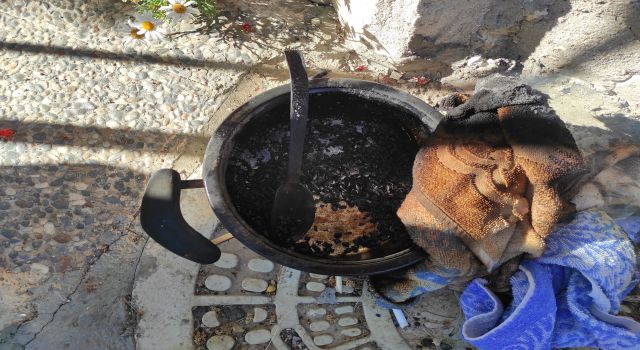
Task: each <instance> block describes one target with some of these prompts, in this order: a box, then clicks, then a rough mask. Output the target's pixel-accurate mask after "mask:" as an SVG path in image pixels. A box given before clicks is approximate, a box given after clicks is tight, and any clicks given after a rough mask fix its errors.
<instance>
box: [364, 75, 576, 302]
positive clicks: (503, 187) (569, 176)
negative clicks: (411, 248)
mask: <svg viewBox="0 0 640 350" xmlns="http://www.w3.org/2000/svg"><path fill="white" fill-rule="evenodd" d="M459 103H462V104H460V105H458V104H459ZM443 106H445V107H449V111H448V115H447V116H446V117H445V118H444V119H443V120H442V121H441V123H440V124H439V125H438V127H437V128H436V130H435V131H434V134H433V135H432V136H430V138H429V139H428V140H427V141H426V143H425V145H424V146H423V147H422V149H421V150H420V151H419V152H418V154H417V156H416V159H415V162H414V166H413V187H412V189H411V191H410V192H409V194H408V195H407V197H406V199H405V201H404V202H403V203H402V206H401V207H400V209H399V210H398V212H397V214H398V217H399V218H400V219H401V220H402V222H403V224H404V225H405V227H406V228H407V231H408V232H409V235H410V236H411V238H412V239H413V241H414V242H415V243H416V244H417V245H418V246H420V247H422V248H423V249H424V250H425V251H426V252H427V253H428V255H429V257H430V258H429V260H428V261H426V262H425V263H423V264H420V265H417V266H415V267H414V268H413V269H410V270H409V271H407V272H406V273H405V274H399V273H395V272H394V273H393V274H388V275H383V276H378V277H375V278H374V279H373V283H372V284H373V285H374V286H375V288H376V289H377V290H378V292H379V293H380V294H381V295H382V296H383V297H385V298H387V299H388V300H387V301H391V302H395V303H400V302H404V301H406V300H408V299H410V298H412V297H415V296H417V295H420V294H423V293H426V292H428V291H432V290H435V289H438V288H442V287H444V286H450V285H451V284H456V283H458V284H464V282H468V281H469V280H471V279H472V278H473V277H478V276H482V275H485V274H487V273H489V272H491V271H494V270H495V269H497V268H498V267H499V266H500V265H501V264H503V263H504V262H506V261H508V260H510V259H512V258H514V257H516V256H518V255H520V254H522V253H529V254H531V255H532V256H540V254H542V252H543V250H544V239H545V238H546V237H547V236H548V235H549V233H550V232H551V230H552V228H553V226H554V225H555V224H556V222H557V221H558V220H559V219H560V218H561V217H562V216H563V214H565V213H566V212H568V211H570V210H571V206H570V205H569V203H568V201H567V200H566V198H565V193H567V192H568V189H569V188H571V185H573V184H574V183H575V182H576V180H577V179H579V178H580V177H581V176H582V175H583V174H584V173H586V168H585V165H584V162H583V159H582V156H581V154H580V152H579V151H578V149H577V146H576V144H575V141H574V139H573V137H572V135H571V133H570V132H569V131H568V130H567V128H566V127H565V125H564V123H563V122H562V121H561V120H560V119H559V118H558V117H557V116H556V115H555V113H554V112H553V111H552V110H551V109H550V108H549V107H548V105H547V103H546V99H545V96H544V95H542V94H541V93H539V92H536V91H533V90H532V89H531V88H530V87H528V86H527V85H525V84H523V83H521V82H519V81H518V80H516V79H515V78H510V77H505V76H492V77H489V78H486V79H484V80H481V81H479V82H478V84H477V86H476V93H475V94H474V95H473V96H471V97H468V96H465V95H460V94H458V95H454V96H453V97H450V98H447V99H445V101H444V102H443ZM483 265H484V266H483Z"/></svg>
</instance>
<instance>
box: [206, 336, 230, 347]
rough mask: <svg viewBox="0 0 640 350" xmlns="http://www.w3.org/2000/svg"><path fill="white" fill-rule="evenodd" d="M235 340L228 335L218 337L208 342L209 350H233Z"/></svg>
mask: <svg viewBox="0 0 640 350" xmlns="http://www.w3.org/2000/svg"><path fill="white" fill-rule="evenodd" d="M234 344H235V340H233V338H231V337H230V336H228V335H216V336H213V337H211V338H209V340H207V349H208V350H231V349H233V345H234Z"/></svg>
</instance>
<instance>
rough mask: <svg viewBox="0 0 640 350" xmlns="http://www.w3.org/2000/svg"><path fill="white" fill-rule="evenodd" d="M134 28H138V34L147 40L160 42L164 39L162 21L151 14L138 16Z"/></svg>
mask: <svg viewBox="0 0 640 350" xmlns="http://www.w3.org/2000/svg"><path fill="white" fill-rule="evenodd" d="M133 26H134V27H136V28H138V34H140V35H144V38H145V39H146V40H159V39H162V38H163V37H164V30H163V29H162V28H160V26H162V21H161V20H158V19H155V18H153V16H152V15H151V14H150V13H145V14H142V15H139V16H136V21H135V23H133Z"/></svg>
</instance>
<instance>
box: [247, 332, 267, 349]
mask: <svg viewBox="0 0 640 350" xmlns="http://www.w3.org/2000/svg"><path fill="white" fill-rule="evenodd" d="M270 339H271V332H269V330H267V329H254V330H252V331H249V332H247V334H246V335H245V336H244V340H245V341H246V342H247V343H249V344H251V345H256V344H264V343H266V342H268V341H269V340H270Z"/></svg>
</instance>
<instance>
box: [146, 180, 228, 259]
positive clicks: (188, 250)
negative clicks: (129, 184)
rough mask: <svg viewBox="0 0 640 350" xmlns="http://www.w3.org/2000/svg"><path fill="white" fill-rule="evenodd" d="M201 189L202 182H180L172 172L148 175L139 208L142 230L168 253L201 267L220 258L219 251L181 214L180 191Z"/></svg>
mask: <svg viewBox="0 0 640 350" xmlns="http://www.w3.org/2000/svg"><path fill="white" fill-rule="evenodd" d="M198 187H204V185H203V183H202V180H184V181H183V180H181V179H180V174H179V173H178V172H177V171H175V170H173V169H160V170H158V171H156V172H155V173H153V175H151V178H150V179H149V183H148V184H147V189H146V190H145V191H144V196H143V197H142V205H141V206H140V223H141V224H142V229H144V231H145V232H146V233H147V234H148V235H149V237H151V238H153V240H154V241H156V242H158V243H159V244H160V245H161V246H163V247H165V248H166V249H168V250H169V251H171V252H173V253H175V254H177V255H179V256H181V257H183V258H185V259H189V260H191V261H195V262H197V263H200V264H212V263H214V262H216V261H218V259H220V249H219V248H218V247H217V246H216V245H215V244H213V243H211V241H209V240H208V239H206V238H205V237H204V236H202V235H201V234H200V233H198V231H196V230H194V229H193V228H192V227H191V226H189V224H188V223H187V222H186V221H185V220H184V217H183V216H182V212H181V211H180V191H181V190H182V189H184V188H198Z"/></svg>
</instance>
